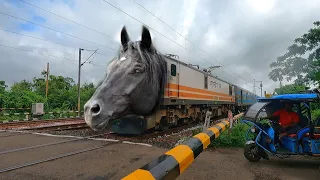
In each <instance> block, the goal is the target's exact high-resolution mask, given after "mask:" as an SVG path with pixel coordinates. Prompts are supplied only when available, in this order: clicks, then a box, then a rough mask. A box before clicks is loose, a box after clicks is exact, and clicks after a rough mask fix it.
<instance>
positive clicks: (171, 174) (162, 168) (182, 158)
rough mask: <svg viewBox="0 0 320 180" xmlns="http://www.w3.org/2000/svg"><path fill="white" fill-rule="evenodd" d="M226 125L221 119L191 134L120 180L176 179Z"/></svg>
mask: <svg viewBox="0 0 320 180" xmlns="http://www.w3.org/2000/svg"><path fill="white" fill-rule="evenodd" d="M242 115H243V113H240V114H238V115H236V116H234V118H233V119H237V118H240V117H241V116H242ZM228 127H229V121H228V120H223V121H221V122H219V123H217V124H215V125H214V126H212V127H211V128H208V129H207V130H205V131H203V132H201V133H199V134H197V135H195V136H193V137H192V138H191V139H189V140H188V141H186V142H184V143H183V144H180V145H177V146H176V147H174V148H172V149H170V150H169V151H167V152H165V153H164V154H163V155H161V156H160V157H158V158H156V159H154V160H153V161H151V162H150V163H148V164H146V165H144V166H143V167H141V168H139V169H137V170H135V171H134V172H132V173H131V174H129V175H127V176H126V177H124V178H122V180H133V179H143V180H155V179H156V180H160V179H161V180H163V179H176V178H177V177H178V176H179V175H180V174H182V173H183V172H184V171H185V170H186V169H187V168H188V167H189V166H190V165H191V163H192V162H193V161H194V159H195V158H196V157H198V155H199V154H200V153H201V152H202V151H203V150H204V149H206V148H207V147H208V146H209V144H210V142H211V141H213V140H214V139H216V138H218V137H219V136H220V134H221V133H222V132H223V131H224V130H226V129H227V128H228Z"/></svg>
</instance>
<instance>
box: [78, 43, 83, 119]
mask: <svg viewBox="0 0 320 180" xmlns="http://www.w3.org/2000/svg"><path fill="white" fill-rule="evenodd" d="M81 51H83V49H81V48H79V67H78V116H79V117H80V73H81Z"/></svg>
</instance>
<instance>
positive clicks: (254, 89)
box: [253, 79, 256, 94]
mask: <svg viewBox="0 0 320 180" xmlns="http://www.w3.org/2000/svg"><path fill="white" fill-rule="evenodd" d="M253 94H256V79H253Z"/></svg>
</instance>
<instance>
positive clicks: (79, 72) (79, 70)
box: [78, 48, 98, 117]
mask: <svg viewBox="0 0 320 180" xmlns="http://www.w3.org/2000/svg"><path fill="white" fill-rule="evenodd" d="M83 50H84V49H81V48H79V67H78V68H79V69H78V116H79V117H80V76H81V66H83V65H84V64H85V63H87V61H88V60H89V59H90V57H91V56H92V55H93V54H95V53H96V52H97V51H98V49H96V50H95V51H94V52H93V53H92V54H91V55H90V56H89V57H88V58H87V59H86V60H85V61H84V62H83V63H81V51H83ZM90 62H91V61H89V62H88V63H90Z"/></svg>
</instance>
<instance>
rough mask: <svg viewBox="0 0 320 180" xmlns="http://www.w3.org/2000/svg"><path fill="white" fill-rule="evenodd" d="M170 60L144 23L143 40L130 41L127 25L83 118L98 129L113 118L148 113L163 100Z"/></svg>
mask: <svg viewBox="0 0 320 180" xmlns="http://www.w3.org/2000/svg"><path fill="white" fill-rule="evenodd" d="M166 82H167V63H166V61H165V59H164V56H163V55H162V54H160V53H159V52H158V51H157V50H156V48H155V47H154V46H153V44H152V40H151V36H150V32H149V30H148V29H147V28H146V27H145V26H143V27H142V35H141V41H135V42H133V41H130V38H129V35H128V33H127V30H126V27H125V26H123V28H122V30H121V47H120V50H119V52H118V55H117V56H116V58H115V59H114V60H113V61H112V62H111V63H110V64H109V65H108V67H107V75H106V77H105V78H104V80H103V81H102V83H101V84H100V86H99V87H98V88H97V89H96V91H95V93H94V94H93V95H92V97H91V98H90V99H89V100H88V101H87V102H86V104H85V105H84V119H85V121H86V123H87V124H88V125H89V126H90V127H91V128H92V129H93V130H95V131H100V130H103V129H104V128H105V127H106V126H107V125H108V123H109V121H110V120H114V119H118V118H121V117H124V116H126V115H129V114H134V115H138V116H147V115H150V114H152V113H154V112H155V111H156V110H157V109H158V108H159V107H160V105H161V103H162V101H163V95H164V89H165V85H166Z"/></svg>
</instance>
